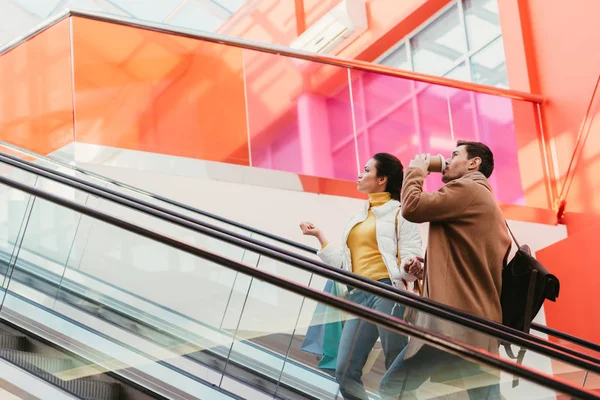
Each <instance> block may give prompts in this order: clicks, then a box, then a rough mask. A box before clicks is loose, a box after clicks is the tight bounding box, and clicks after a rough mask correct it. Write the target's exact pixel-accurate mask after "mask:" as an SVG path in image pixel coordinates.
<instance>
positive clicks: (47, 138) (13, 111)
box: [0, 20, 74, 154]
mask: <svg viewBox="0 0 600 400" xmlns="http://www.w3.org/2000/svg"><path fill="white" fill-rule="evenodd" d="M71 79H72V74H71V53H70V36H69V21H68V20H64V21H61V22H59V23H58V24H56V25H55V26H53V27H52V28H51V29H48V30H46V31H44V32H42V33H40V34H39V35H37V36H35V37H33V38H32V39H30V40H28V41H27V42H25V43H22V44H21V45H19V46H18V47H16V48H14V49H12V50H11V51H9V52H8V53H6V54H3V55H2V56H1V57H0V127H2V128H1V129H0V139H1V140H4V141H7V142H9V143H13V144H16V145H18V146H24V147H27V148H28V149H31V150H33V151H35V152H37V153H41V154H48V153H51V152H52V151H54V150H56V149H59V148H61V147H63V146H65V145H67V144H68V143H71V142H72V141H73V140H74V136H73V97H72V92H71Z"/></svg>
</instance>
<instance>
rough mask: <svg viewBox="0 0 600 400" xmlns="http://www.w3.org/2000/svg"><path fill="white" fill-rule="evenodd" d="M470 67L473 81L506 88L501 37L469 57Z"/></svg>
mask: <svg viewBox="0 0 600 400" xmlns="http://www.w3.org/2000/svg"><path fill="white" fill-rule="evenodd" d="M471 69H472V74H473V82H476V83H481V84H483V85H488V86H498V87H502V88H508V78H507V76H506V64H505V61H504V46H503V44H502V38H501V37H499V38H498V39H496V40H494V41H493V42H492V43H490V44H489V45H487V46H486V47H484V48H483V49H481V50H480V51H478V52H477V53H476V54H475V55H474V56H472V57H471Z"/></svg>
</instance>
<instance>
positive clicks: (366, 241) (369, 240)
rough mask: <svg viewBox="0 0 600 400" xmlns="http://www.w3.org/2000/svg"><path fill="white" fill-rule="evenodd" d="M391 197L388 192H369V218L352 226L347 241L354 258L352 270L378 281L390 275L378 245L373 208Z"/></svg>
mask: <svg viewBox="0 0 600 400" xmlns="http://www.w3.org/2000/svg"><path fill="white" fill-rule="evenodd" d="M391 199H392V198H391V196H390V194H389V193H388V192H382V193H372V194H369V204H370V206H369V214H368V216H367V219H366V220H364V221H363V222H361V223H360V224H357V225H355V226H354V228H352V230H351V231H350V235H348V240H347V242H346V243H347V244H348V248H349V249H350V256H351V258H352V272H354V273H355V274H358V275H362V276H364V277H366V278H369V279H373V280H376V281H378V280H380V279H384V278H389V277H390V275H389V273H388V270H387V268H386V266H385V264H384V263H383V258H382V257H381V253H380V252H379V246H377V236H376V235H377V233H376V231H375V216H374V215H373V212H372V211H371V208H373V207H378V206H381V205H383V204H385V203H387V202H388V201H390V200H391Z"/></svg>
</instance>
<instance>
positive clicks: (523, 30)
mask: <svg viewBox="0 0 600 400" xmlns="http://www.w3.org/2000/svg"><path fill="white" fill-rule="evenodd" d="M498 3H499V7H500V16H501V19H502V32H503V35H504V47H505V53H506V62H507V71H508V75H509V81H510V84H511V88H512V89H517V90H528V89H529V87H531V90H533V91H535V92H538V93H540V94H542V95H544V96H545V97H546V99H547V101H546V102H545V103H544V105H543V107H542V117H543V120H544V129H545V131H546V134H547V136H548V137H549V138H551V141H552V145H553V148H554V149H555V151H556V167H557V169H558V175H559V178H564V174H565V173H566V171H567V168H568V165H569V162H570V160H571V156H572V154H573V150H574V146H575V141H576V137H577V134H578V132H579V128H580V126H581V123H582V120H583V118H584V115H585V112H586V109H587V107H588V104H589V101H590V99H591V95H592V90H593V88H594V85H595V83H596V79H597V78H598V74H599V73H600V52H598V51H597V48H598V43H599V42H600V31H599V30H598V29H596V25H597V17H596V16H597V15H598V13H599V12H600V3H598V2H597V1H595V0H577V1H575V2H574V3H572V4H569V6H565V5H564V4H563V3H561V2H548V1H545V0H523V1H519V2H518V3H519V4H518V7H515V3H517V2H515V1H514V0H498ZM595 135H596V136H600V132H597V133H596V134H595ZM590 139H591V137H590ZM586 153H587V159H586V161H585V162H584V163H582V165H581V166H580V169H579V171H578V174H577V178H576V180H575V182H574V185H573V188H572V189H571V192H570V193H571V195H570V197H569V199H568V206H567V207H568V210H569V211H574V212H587V211H591V212H595V213H600V197H599V196H600V194H599V193H600V191H598V190H596V189H598V188H600V175H598V174H597V173H595V170H593V169H594V168H596V167H597V166H598V164H597V162H596V161H595V160H596V159H597V158H598V157H599V156H600V141H595V142H594V141H593V140H590V143H588V144H587V146H586ZM561 184H562V179H559V181H558V186H559V189H560V186H561Z"/></svg>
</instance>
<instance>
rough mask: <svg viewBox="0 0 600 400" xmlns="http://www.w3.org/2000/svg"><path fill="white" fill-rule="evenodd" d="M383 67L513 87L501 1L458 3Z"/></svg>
mask: <svg viewBox="0 0 600 400" xmlns="http://www.w3.org/2000/svg"><path fill="white" fill-rule="evenodd" d="M376 62H378V63H379V64H384V65H389V66H392V67H396V68H400V69H406V70H410V71H417V72H423V73H426V74H432V75H437V76H444V77H448V78H452V79H458V80H463V81H472V82H477V83H482V84H484V85H490V86H498V87H504V88H507V87H508V80H507V77H506V66H505V57H504V46H503V43H502V31H501V30H500V18H499V16H498V3H497V0H453V1H451V2H450V4H449V5H448V6H447V7H444V8H443V9H442V10H441V11H440V12H439V13H437V14H436V15H435V16H434V17H433V18H432V19H431V20H429V21H428V22H426V23H425V24H423V25H422V26H421V27H419V28H418V29H417V30H415V31H414V32H412V33H411V34H410V35H408V36H407V37H406V38H404V39H403V40H402V41H400V42H399V43H398V44H396V45H395V46H394V47H393V48H392V49H390V50H389V51H388V52H387V53H385V54H384V55H383V56H382V57H381V58H380V59H379V60H377V61H376Z"/></svg>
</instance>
